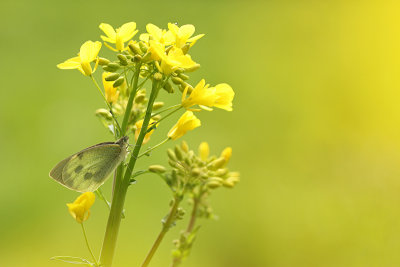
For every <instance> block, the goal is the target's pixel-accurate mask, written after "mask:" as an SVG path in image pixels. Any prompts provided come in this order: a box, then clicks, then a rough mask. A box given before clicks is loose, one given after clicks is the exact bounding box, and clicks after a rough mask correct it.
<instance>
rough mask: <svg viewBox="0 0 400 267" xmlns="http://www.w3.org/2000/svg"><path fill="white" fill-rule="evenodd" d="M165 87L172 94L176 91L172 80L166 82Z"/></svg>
mask: <svg viewBox="0 0 400 267" xmlns="http://www.w3.org/2000/svg"><path fill="white" fill-rule="evenodd" d="M163 88H164V89H165V91H167V92H168V93H170V94H171V93H173V92H174V88H172V85H171V83H170V82H166V83H165V84H164V86H163Z"/></svg>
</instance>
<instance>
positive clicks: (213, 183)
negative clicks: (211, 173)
mask: <svg viewBox="0 0 400 267" xmlns="http://www.w3.org/2000/svg"><path fill="white" fill-rule="evenodd" d="M206 185H207V187H208V188H211V189H214V188H218V187H220V186H221V185H222V183H220V182H218V181H210V182H207V184H206Z"/></svg>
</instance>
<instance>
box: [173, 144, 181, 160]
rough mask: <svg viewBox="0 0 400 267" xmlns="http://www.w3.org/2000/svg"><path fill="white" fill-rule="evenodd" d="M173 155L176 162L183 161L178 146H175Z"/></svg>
mask: <svg viewBox="0 0 400 267" xmlns="http://www.w3.org/2000/svg"><path fill="white" fill-rule="evenodd" d="M175 155H176V158H177V159H178V160H182V159H183V155H182V150H181V149H180V147H179V146H175Z"/></svg>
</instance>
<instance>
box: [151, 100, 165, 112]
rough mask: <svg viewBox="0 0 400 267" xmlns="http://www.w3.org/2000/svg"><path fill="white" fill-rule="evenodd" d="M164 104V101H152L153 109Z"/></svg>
mask: <svg viewBox="0 0 400 267" xmlns="http://www.w3.org/2000/svg"><path fill="white" fill-rule="evenodd" d="M163 106H164V102H154V104H153V110H157V109H160V108H162V107H163Z"/></svg>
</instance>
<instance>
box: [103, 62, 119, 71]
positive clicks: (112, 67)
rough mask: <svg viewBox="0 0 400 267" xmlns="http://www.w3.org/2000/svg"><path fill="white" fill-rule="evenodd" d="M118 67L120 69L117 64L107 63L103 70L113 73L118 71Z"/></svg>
mask: <svg viewBox="0 0 400 267" xmlns="http://www.w3.org/2000/svg"><path fill="white" fill-rule="evenodd" d="M119 67H120V66H119V64H118V63H114V62H111V63H108V65H107V66H103V69H104V70H105V71H110V72H113V71H116V70H117V69H119Z"/></svg>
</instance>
